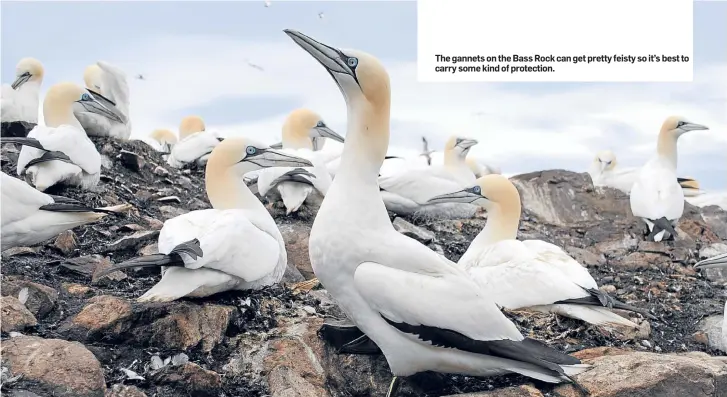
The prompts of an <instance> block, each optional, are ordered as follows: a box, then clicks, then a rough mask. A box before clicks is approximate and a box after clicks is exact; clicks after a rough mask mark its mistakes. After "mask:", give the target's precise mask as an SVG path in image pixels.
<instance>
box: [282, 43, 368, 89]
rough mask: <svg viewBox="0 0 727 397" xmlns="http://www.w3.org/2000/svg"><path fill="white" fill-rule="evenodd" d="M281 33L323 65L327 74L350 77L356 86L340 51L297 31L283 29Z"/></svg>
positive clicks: (352, 74)
mask: <svg viewBox="0 0 727 397" xmlns="http://www.w3.org/2000/svg"><path fill="white" fill-rule="evenodd" d="M283 32H285V34H287V35H288V36H290V38H291V39H293V41H295V43H296V44H298V45H299V46H300V47H301V48H302V49H304V50H305V51H306V52H307V53H309V54H310V55H311V56H312V57H313V58H315V59H316V60H317V61H318V62H320V64H321V65H323V67H325V68H326V70H328V72H329V73H331V76H333V73H338V74H347V75H349V76H352V77H353V78H354V79H355V80H356V83H357V84H358V79H356V76H355V75H354V73H353V71H352V70H351V68H350V67H349V66H348V65H347V64H346V61H345V60H344V59H343V54H342V53H341V51H339V50H337V49H335V48H333V47H330V46H327V45H325V44H323V43H321V42H319V41H317V40H315V39H313V38H311V37H308V36H306V35H304V34H303V33H300V32H298V31H297V30H292V29H284V30H283ZM334 79H335V76H334Z"/></svg>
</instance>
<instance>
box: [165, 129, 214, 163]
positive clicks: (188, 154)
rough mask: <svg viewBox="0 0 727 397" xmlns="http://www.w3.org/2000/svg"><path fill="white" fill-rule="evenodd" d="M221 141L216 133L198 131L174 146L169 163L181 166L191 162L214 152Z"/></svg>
mask: <svg viewBox="0 0 727 397" xmlns="http://www.w3.org/2000/svg"><path fill="white" fill-rule="evenodd" d="M219 143H220V141H219V140H217V136H216V135H215V134H214V133H211V132H207V131H200V132H196V133H194V134H192V135H190V136H188V137H186V138H184V139H182V140H181V141H179V142H177V144H175V145H174V146H173V147H172V152H171V154H170V155H169V158H168V159H167V163H169V164H170V165H172V166H175V167H180V166H181V165H182V164H185V163H191V162H194V161H195V160H197V159H199V158H201V157H203V156H205V155H208V154H210V153H212V150H213V149H214V148H215V147H216V146H217V145H219Z"/></svg>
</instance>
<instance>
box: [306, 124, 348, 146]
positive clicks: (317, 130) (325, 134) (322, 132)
mask: <svg viewBox="0 0 727 397" xmlns="http://www.w3.org/2000/svg"><path fill="white" fill-rule="evenodd" d="M311 132H313V134H315V136H316V137H321V138H330V139H333V140H334V141H337V142H341V143H343V142H344V141H345V139H344V138H343V137H342V136H340V135H338V133H337V132H336V131H333V130H332V129H330V128H328V127H326V126H323V127H318V126H316V127H313V128H312V129H311Z"/></svg>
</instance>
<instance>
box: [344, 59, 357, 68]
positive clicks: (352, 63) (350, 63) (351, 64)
mask: <svg viewBox="0 0 727 397" xmlns="http://www.w3.org/2000/svg"><path fill="white" fill-rule="evenodd" d="M346 64H348V67H351V68H355V67H356V65H358V58H348V60H347V61H346Z"/></svg>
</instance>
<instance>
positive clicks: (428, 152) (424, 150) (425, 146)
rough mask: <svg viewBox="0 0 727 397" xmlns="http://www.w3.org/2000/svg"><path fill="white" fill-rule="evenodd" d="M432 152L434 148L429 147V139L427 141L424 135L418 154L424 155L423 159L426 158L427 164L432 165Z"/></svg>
mask: <svg viewBox="0 0 727 397" xmlns="http://www.w3.org/2000/svg"><path fill="white" fill-rule="evenodd" d="M432 153H434V149H431V150H430V149H429V141H427V138H426V137H424V136H423V137H422V152H421V153H419V155H420V156H424V158H425V159H427V165H432Z"/></svg>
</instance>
